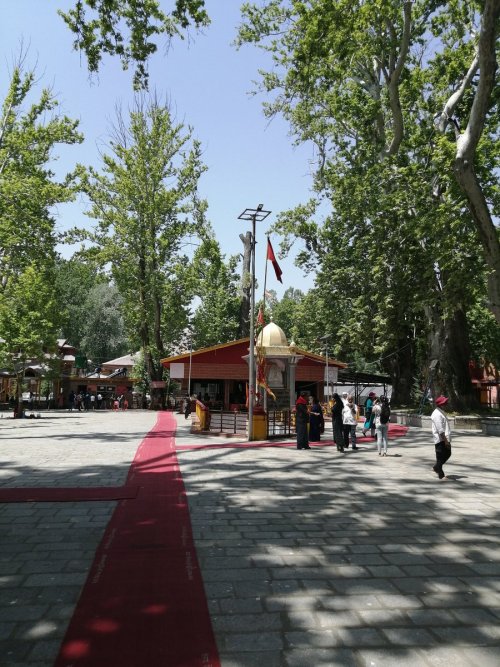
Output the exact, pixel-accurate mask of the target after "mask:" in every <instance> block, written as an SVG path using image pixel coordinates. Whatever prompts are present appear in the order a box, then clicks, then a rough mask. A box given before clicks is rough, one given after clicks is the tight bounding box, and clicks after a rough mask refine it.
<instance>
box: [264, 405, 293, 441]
mask: <svg viewBox="0 0 500 667" xmlns="http://www.w3.org/2000/svg"><path fill="white" fill-rule="evenodd" d="M284 435H295V417H292V413H291V412H290V410H269V412H268V413H267V437H268V438H279V437H281V436H284Z"/></svg>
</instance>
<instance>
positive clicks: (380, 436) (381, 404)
mask: <svg viewBox="0 0 500 667" xmlns="http://www.w3.org/2000/svg"><path fill="white" fill-rule="evenodd" d="M373 413H374V415H375V431H376V434H377V449H378V455H379V456H387V445H388V441H387V434H388V432H389V419H390V416H391V408H390V407H389V400H388V398H387V396H381V397H380V400H379V399H376V400H375V402H374V404H373Z"/></svg>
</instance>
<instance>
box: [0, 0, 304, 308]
mask: <svg viewBox="0 0 500 667" xmlns="http://www.w3.org/2000/svg"><path fill="white" fill-rule="evenodd" d="M73 5H74V1H73V2H71V1H70V0H0V9H1V16H2V23H1V25H0V57H1V60H0V94H1V96H2V100H3V99H4V97H5V93H6V91H7V88H8V84H9V79H10V73H11V71H12V64H13V63H14V62H15V60H16V57H17V56H18V54H19V52H20V50H21V48H22V47H23V48H24V49H25V50H27V58H26V65H27V66H36V71H37V74H38V76H39V79H40V81H39V84H38V88H37V92H40V91H41V89H42V87H46V86H50V87H51V88H52V90H53V92H54V93H55V94H56V96H57V98H58V100H59V102H60V103H61V109H62V111H63V112H64V113H65V114H67V115H68V116H69V117H71V118H78V119H79V120H80V130H81V132H83V134H84V135H85V141H84V143H83V144H82V145H79V146H78V145H77V146H72V147H66V146H62V147H58V148H57V150H56V152H55V154H56V155H57V156H58V157H59V159H58V163H57V167H56V173H58V174H61V173H66V171H70V170H71V169H72V168H73V167H74V165H75V164H76V163H77V162H79V163H81V164H85V165H93V166H95V167H98V166H99V163H100V159H99V149H101V150H102V148H103V146H105V144H106V141H107V137H108V136H109V133H110V129H111V126H112V124H113V121H114V119H115V117H116V107H117V105H120V106H121V107H122V109H123V110H124V111H126V110H127V109H128V108H130V106H131V104H132V102H133V91H132V74H133V69H131V70H130V71H128V72H124V71H123V70H122V68H121V64H120V62H119V60H118V59H117V58H110V57H106V58H105V59H104V60H103V63H102V65H101V70H100V72H99V74H98V75H97V76H93V77H90V76H89V74H88V71H87V64H86V60H85V57H84V56H83V55H81V54H80V53H78V52H76V51H74V50H73V46H72V35H71V33H70V31H69V29H68V28H67V27H66V25H65V24H64V22H63V20H62V19H61V18H60V17H59V16H58V14H57V9H63V10H65V9H68V8H70V7H71V6H73ZM163 5H164V6H171V2H170V1H169V2H166V0H163ZM240 5H241V0H206V7H207V11H208V13H209V15H210V17H211V20H212V23H211V25H210V26H209V27H208V28H206V29H205V30H204V32H203V34H199V33H196V32H194V31H193V32H192V33H191V34H190V38H189V39H188V40H184V41H179V40H177V41H174V42H173V43H172V45H171V46H170V48H169V49H167V48H166V44H165V42H164V41H163V40H162V41H161V42H160V43H159V48H158V52H157V53H156V54H155V55H154V56H153V58H152V59H151V61H150V64H149V73H150V84H149V85H150V90H155V91H156V93H157V94H158V95H159V96H160V98H163V99H165V100H168V101H169V102H170V105H171V108H172V110H173V111H174V113H175V116H176V119H177V121H180V122H182V123H184V124H185V125H186V126H187V125H190V126H192V127H193V130H194V136H195V137H196V138H197V139H199V140H200V141H201V144H202V147H203V158H204V162H205V164H206V165H207V167H208V171H207V172H206V173H205V174H204V175H203V177H202V180H201V181H200V192H201V195H202V196H203V197H204V198H206V199H207V201H208V204H209V210H208V219H209V220H210V223H211V224H212V226H213V229H214V231H215V235H216V237H217V239H218V241H219V243H220V245H221V248H222V251H223V253H225V254H226V255H227V256H228V255H233V254H238V253H241V252H242V249H243V245H242V243H241V240H240V239H239V234H240V233H245V232H246V231H249V230H250V226H251V223H249V222H243V221H241V220H238V216H239V215H240V213H241V212H242V211H243V210H244V209H246V208H256V207H257V206H258V205H259V204H263V205H264V209H267V210H270V211H271V215H269V217H268V218H267V219H266V221H265V222H263V223H260V224H259V223H257V224H258V226H257V232H256V240H257V251H256V277H257V280H258V282H259V283H260V285H262V284H263V280H264V267H265V256H266V246H265V232H266V231H267V230H268V229H269V228H270V227H271V225H272V224H273V223H274V221H275V219H276V215H277V214H278V213H279V212H280V211H283V210H287V209H290V208H292V207H294V206H295V205H297V204H299V203H302V202H306V201H307V200H308V199H309V198H310V197H311V185H312V177H311V162H312V160H313V157H314V155H313V148H312V146H311V145H307V146H299V147H294V146H293V140H292V138H291V137H290V136H289V128H288V125H287V124H286V123H285V121H283V120H282V119H281V118H275V119H273V120H272V121H271V122H270V121H269V120H268V119H266V118H265V117H264V115H263V112H262V102H263V101H264V99H265V98H264V97H263V96H262V95H252V94H251V91H252V90H253V89H254V84H253V82H255V81H256V80H257V79H258V69H259V67H260V68H262V67H264V66H265V65H266V63H268V55H267V54H265V53H263V52H262V51H261V50H259V49H257V48H256V47H252V46H245V47H243V48H241V49H240V50H236V48H235V47H234V46H232V42H233V40H234V39H235V36H236V29H237V26H238V24H239V22H240ZM84 210H85V201H84V200H83V199H79V200H78V201H77V202H75V203H73V204H70V205H64V206H59V207H58V209H57V211H56V212H55V215H56V220H57V228H58V229H59V230H65V229H69V228H71V227H73V226H75V225H77V226H86V227H89V226H90V225H91V224H92V221H91V220H90V219H89V218H87V217H86V216H85V215H84ZM271 241H272V243H273V246H274V249H275V252H276V253H278V248H279V241H280V238H279V236H277V235H276V234H273V235H271ZM60 251H61V253H62V254H63V256H65V257H69V256H70V255H71V252H72V251H71V249H70V248H60ZM279 263H280V266H281V268H282V270H283V285H281V284H280V283H278V282H277V281H276V280H275V278H274V275H273V273H272V271H269V270H268V283H267V288H268V289H275V290H276V291H277V293H278V296H282V294H283V292H284V290H285V289H286V288H288V287H299V288H300V289H302V290H307V289H309V288H310V287H312V286H313V278H312V277H311V276H307V277H304V276H303V275H302V272H301V271H300V270H299V269H297V268H296V267H295V266H294V265H293V260H292V258H287V259H279ZM257 298H259V295H257Z"/></svg>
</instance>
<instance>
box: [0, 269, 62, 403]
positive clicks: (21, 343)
mask: <svg viewBox="0 0 500 667" xmlns="http://www.w3.org/2000/svg"><path fill="white" fill-rule="evenodd" d="M52 285H53V281H52V280H51V276H50V275H46V273H44V272H43V271H41V270H40V267H38V266H36V265H34V264H31V265H29V266H27V267H26V268H25V270H24V271H23V272H22V273H21V274H19V275H18V276H16V280H9V281H8V283H7V285H6V286H5V288H4V289H3V291H2V295H1V298H0V331H1V332H2V338H1V339H0V359H1V360H2V363H3V364H6V365H7V367H8V368H10V369H11V370H13V371H15V373H16V377H17V383H16V384H17V409H16V412H17V414H18V415H20V414H21V392H22V381H23V378H24V371H25V369H26V366H27V363H28V362H29V361H32V360H34V359H36V360H40V359H41V358H42V357H43V353H44V352H45V351H47V352H51V351H54V349H55V342H56V333H57V326H58V306H57V302H56V297H55V293H54V289H53V287H52Z"/></svg>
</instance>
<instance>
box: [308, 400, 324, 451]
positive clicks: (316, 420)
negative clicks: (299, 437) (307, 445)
mask: <svg viewBox="0 0 500 667" xmlns="http://www.w3.org/2000/svg"><path fill="white" fill-rule="evenodd" d="M323 425H324V419H323V408H322V407H321V405H320V404H319V401H318V400H317V398H316V396H312V397H311V411H310V412H309V442H320V440H321V431H322V430H323Z"/></svg>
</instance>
